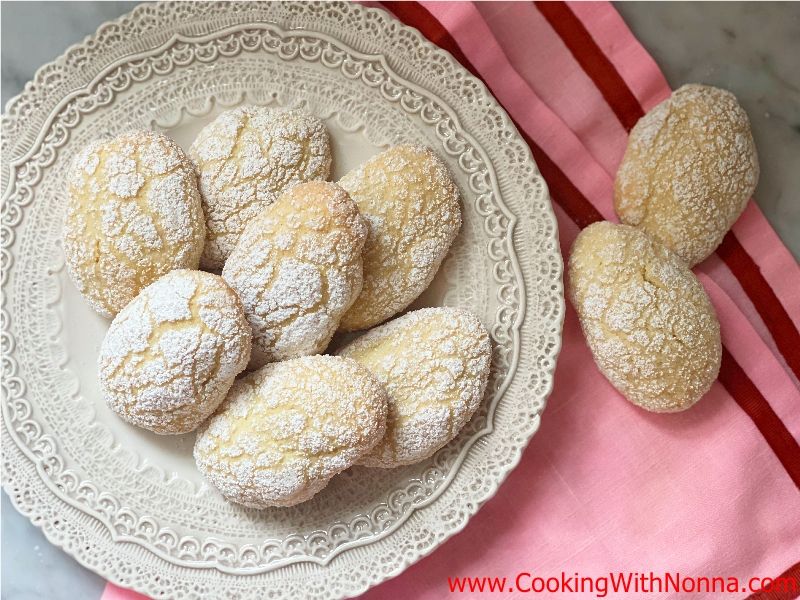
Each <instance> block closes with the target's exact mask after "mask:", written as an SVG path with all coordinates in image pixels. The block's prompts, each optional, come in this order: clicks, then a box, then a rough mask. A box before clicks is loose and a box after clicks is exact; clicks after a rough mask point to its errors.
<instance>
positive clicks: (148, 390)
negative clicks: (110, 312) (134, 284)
mask: <svg viewBox="0 0 800 600" xmlns="http://www.w3.org/2000/svg"><path fill="white" fill-rule="evenodd" d="M249 356H250V326H249V325H248V323H247V320H246V319H245V318H244V311H243V310H242V306H241V304H240V303H239V299H238V298H237V297H236V294H235V293H234V292H233V290H231V289H230V287H228V285H227V284H226V283H225V282H224V281H223V280H222V278H221V277H219V276H218V275H213V274H211V273H204V272H202V271H188V270H178V271H172V272H171V273H169V274H167V275H164V276H163V277H162V278H160V279H159V280H157V281H156V282H155V283H152V284H151V285H149V286H148V287H146V288H145V289H144V290H142V293H141V294H139V295H138V296H137V297H136V298H135V299H134V300H133V301H132V302H131V303H130V304H128V305H127V306H126V307H125V308H123V309H122V311H120V313H119V314H118V315H117V316H116V318H115V319H114V321H113V322H112V323H111V327H110V328H109V330H108V333H107V334H106V337H105V340H104V341H103V345H102V347H101V348H100V358H99V360H98V364H99V368H100V387H101V389H102V391H103V396H104V398H105V400H106V402H107V403H108V405H109V407H111V409H112V410H113V411H114V412H115V413H117V414H118V415H119V416H120V417H122V418H123V419H125V420H126V421H128V422H129V423H132V424H133V425H137V426H139V427H144V428H145V429H149V430H151V431H154V432H156V433H162V434H163V433H186V432H187V431H192V430H193V429H195V428H196V427H197V426H198V425H199V424H200V423H201V422H203V421H204V420H205V419H206V418H207V417H208V416H209V415H210V414H211V413H213V412H214V410H215V409H216V408H217V406H219V404H220V402H222V400H223V399H224V397H225V394H227V393H228V390H229V389H230V387H231V385H232V384H233V380H234V378H235V377H236V375H237V374H238V373H240V372H241V371H242V370H243V369H244V368H245V366H246V365H247V360H248V358H249Z"/></svg>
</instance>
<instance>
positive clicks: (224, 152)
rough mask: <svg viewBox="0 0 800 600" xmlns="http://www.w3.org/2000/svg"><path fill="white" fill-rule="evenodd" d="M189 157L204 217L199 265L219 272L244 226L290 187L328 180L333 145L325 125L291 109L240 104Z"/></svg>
mask: <svg viewBox="0 0 800 600" xmlns="http://www.w3.org/2000/svg"><path fill="white" fill-rule="evenodd" d="M189 155H190V156H191V157H192V159H194V161H195V163H196V164H197V170H198V173H199V181H200V193H201V196H202V198H203V210H204V211H205V216H206V235H207V237H206V245H205V250H204V251H203V256H202V261H201V265H202V266H203V268H205V269H213V270H219V269H222V267H223V266H224V264H225V261H226V260H227V258H228V256H229V255H230V253H231V252H232V251H233V247H234V246H235V245H236V242H237V241H238V239H239V236H240V235H241V233H242V231H244V228H245V226H246V225H247V224H248V223H249V222H250V221H251V220H252V219H253V218H255V216H256V215H257V214H258V213H259V212H261V211H262V210H263V209H264V208H265V207H266V206H268V205H269V204H271V203H272V202H274V201H275V200H276V199H277V198H278V196H280V194H281V193H282V192H283V191H284V190H286V189H288V188H289V187H291V186H292V185H294V184H297V183H301V182H304V181H314V180H318V179H327V178H328V176H329V175H330V169H331V145H330V139H329V137H328V131H327V129H326V128H325V125H324V124H323V122H322V121H321V120H320V119H318V118H316V117H314V116H312V115H309V114H306V113H303V112H300V111H295V110H288V111H287V110H278V109H272V108H264V107H261V106H241V107H239V108H234V109H233V110H228V111H225V112H224V113H222V114H220V115H219V116H218V117H217V118H216V119H214V120H213V121H212V122H211V123H209V124H208V125H206V126H205V127H204V128H203V129H202V130H201V131H200V133H199V134H198V136H197V139H195V141H194V143H193V144H192V146H191V148H190V150H189Z"/></svg>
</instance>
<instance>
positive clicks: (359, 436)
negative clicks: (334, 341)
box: [194, 355, 387, 508]
mask: <svg viewBox="0 0 800 600" xmlns="http://www.w3.org/2000/svg"><path fill="white" fill-rule="evenodd" d="M386 403H387V399H386V390H384V389H383V386H381V384H380V383H379V382H378V381H377V380H376V379H375V378H374V377H373V376H372V375H371V374H370V373H369V371H367V370H366V369H365V368H364V367H362V366H360V365H359V364H358V363H356V362H355V361H353V360H350V359H347V358H339V357H336V356H320V355H317V356H306V357H301V358H296V359H294V360H288V361H284V362H279V363H272V364H269V365H267V366H265V367H263V368H262V369H259V370H258V371H254V372H253V373H250V374H249V375H247V376H246V377H243V378H241V379H239V380H238V381H237V382H236V383H235V384H234V386H233V388H232V389H231V392H230V394H229V395H228V398H227V399H226V400H225V403H224V404H223V405H222V407H221V408H220V410H219V411H218V412H217V414H216V415H214V416H213V417H212V418H211V419H210V420H209V421H208V423H207V424H206V425H205V426H204V427H203V428H202V429H201V430H200V432H199V433H198V435H197V442H196V443H195V447H194V457H195V460H196V462H197V466H198V468H199V469H200V471H201V472H202V473H203V474H204V475H205V476H206V477H207V478H208V479H209V481H211V483H213V484H214V485H215V486H216V487H217V488H218V489H219V491H220V492H222V494H223V495H224V496H225V497H226V498H227V499H229V500H232V501H233V502H238V503H239V504H244V505H245V506H251V507H255V508H266V507H268V506H291V505H293V504H297V503H299V502H304V501H306V500H308V499H310V498H311V497H312V496H314V494H316V493H317V492H319V491H320V490H321V489H323V488H324V487H325V486H326V485H327V484H328V481H330V479H331V478H332V477H333V476H334V475H336V474H337V473H339V472H341V471H343V470H345V469H347V468H349V467H350V466H352V465H353V464H354V463H355V461H356V460H358V458H359V457H360V456H361V455H362V454H364V452H366V451H368V450H369V449H370V448H372V447H373V446H374V445H375V444H376V443H377V442H378V440H380V439H381V436H383V433H384V431H385V427H386Z"/></svg>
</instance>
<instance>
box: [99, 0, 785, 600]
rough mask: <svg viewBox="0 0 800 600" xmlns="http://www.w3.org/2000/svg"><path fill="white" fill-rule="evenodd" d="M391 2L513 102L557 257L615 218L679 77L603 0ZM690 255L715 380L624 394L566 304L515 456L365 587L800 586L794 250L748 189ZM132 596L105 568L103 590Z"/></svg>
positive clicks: (405, 592)
mask: <svg viewBox="0 0 800 600" xmlns="http://www.w3.org/2000/svg"><path fill="white" fill-rule="evenodd" d="M384 7H385V8H387V9H388V10H389V11H390V12H393V13H394V14H395V15H396V16H397V17H398V18H399V19H400V20H402V21H403V22H405V23H407V24H409V25H412V26H414V27H416V28H418V29H420V31H421V32H422V33H423V34H424V35H425V36H427V37H428V38H429V39H430V40H431V41H433V42H434V43H436V44H439V45H440V46H442V47H443V48H445V49H447V50H448V51H450V52H451V53H452V54H453V55H454V56H455V57H456V58H457V59H458V60H459V61H461V62H462V64H463V65H464V66H465V67H466V68H468V69H469V70H471V71H472V72H473V73H474V74H476V75H477V76H479V77H480V78H481V79H483V81H484V82H485V83H486V85H487V86H488V87H489V88H490V89H491V91H492V92H493V94H494V95H495V97H496V98H497V99H498V100H499V101H500V103H501V104H502V105H503V106H504V107H505V108H506V110H507V111H508V112H509V114H510V116H511V118H512V119H513V120H514V121H515V122H516V124H517V126H518V128H519V129H520V132H521V133H522V134H523V135H524V136H525V138H526V140H527V141H528V143H529V144H530V145H531V149H532V151H533V153H534V157H535V158H536V161H537V164H538V165H539V168H540V170H541V172H542V174H543V175H544V177H545V179H546V180H547V183H548V185H549V187H550V192H551V195H552V197H553V205H554V208H555V211H556V215H557V217H558V222H559V228H560V236H561V244H562V251H563V253H564V256H565V257H566V256H567V255H568V250H569V247H570V245H571V243H572V241H573V240H574V238H575V236H576V234H577V233H578V231H579V229H580V227H583V226H586V225H587V224H588V223H590V222H592V221H594V220H597V219H600V218H604V219H609V220H617V219H616V217H615V215H614V210H613V206H612V190H613V179H614V174H615V171H616V168H617V165H618V164H619V161H620V159H621V157H622V154H623V151H624V149H625V144H626V140H627V135H628V131H629V130H630V128H631V127H632V126H633V124H635V123H636V120H637V119H638V118H639V117H640V116H641V115H642V114H643V113H644V112H645V111H647V110H648V109H650V108H651V107H653V106H654V105H655V104H657V103H658V102H660V101H661V100H663V99H664V98H666V97H667V96H668V95H669V93H670V88H669V85H668V84H667V82H666V80H665V79H664V76H663V75H662V74H661V72H660V70H659V69H658V66H657V65H656V64H655V62H654V61H653V59H652V58H651V57H650V56H649V55H648V54H647V52H646V51H645V50H644V49H643V48H642V46H641V45H640V44H639V42H638V41H637V40H636V38H634V36H633V35H632V34H631V32H630V31H629V30H628V28H627V27H626V25H625V24H624V22H623V21H622V20H621V18H620V16H619V14H617V12H616V11H615V10H614V8H613V7H612V6H611V5H610V4H608V3H605V2H602V3H568V4H562V3H548V4H541V3H528V2H522V3H505V2H497V3H488V2H487V3H464V2H456V3H444V2H441V3H439V2H421V3H416V2H409V3H384ZM695 271H696V273H697V275H698V276H699V277H700V280H701V281H702V283H703V285H704V286H705V287H706V289H707V291H708V293H709V295H710V297H711V300H712V302H713V303H714V305H715V307H716V310H717V313H718V316H719V319H720V322H721V325H722V337H723V344H724V346H725V356H724V359H723V368H722V371H721V374H720V378H719V381H718V382H717V383H715V384H714V386H713V388H712V389H711V391H710V393H709V394H708V396H707V397H706V398H704V399H703V400H702V401H701V402H700V403H699V404H698V405H697V406H696V407H694V408H693V409H692V410H690V411H688V412H686V413H680V414H675V415H656V414H650V413H646V412H645V411H642V410H640V409H638V408H636V407H634V406H632V405H631V404H629V403H628V402H626V401H625V400H624V399H623V398H622V397H621V396H620V395H619V394H618V393H617V392H616V391H615V390H614V389H613V388H612V387H611V386H610V385H609V384H608V382H607V381H606V380H605V379H604V378H603V377H602V376H601V375H600V373H599V372H598V370H597V369H596V367H595V365H594V362H593V361H592V357H591V355H590V354H589V351H588V350H587V348H586V345H585V343H584V340H583V336H582V334H581V331H580V328H579V326H578V323H577V320H576V317H575V313H574V311H573V310H572V308H571V307H569V306H568V308H567V319H566V322H565V325H564V343H563V350H562V353H561V357H560V359H559V362H558V369H557V372H556V381H555V388H554V391H553V394H552V395H551V397H550V400H549V402H548V406H547V409H546V411H545V413H544V415H543V419H542V426H541V429H540V430H539V432H538V433H537V434H536V436H535V437H534V439H533V440H532V442H531V444H530V446H529V448H528V449H527V450H526V452H525V454H524V456H523V458H522V461H521V463H520V465H519V466H518V467H517V468H516V470H514V471H513V472H512V473H511V475H510V476H509V478H508V480H507V481H506V482H505V483H504V484H503V486H502V487H501V488H500V490H499V492H498V493H497V495H496V496H495V497H494V498H493V499H492V500H490V501H489V502H487V504H486V505H485V506H484V507H483V508H482V509H481V510H480V512H479V513H478V514H477V515H476V516H475V517H474V518H473V519H472V521H470V523H469V525H468V527H467V528H466V529H465V530H464V531H463V532H462V533H460V534H458V535H456V536H455V537H453V538H452V539H450V540H449V541H448V542H446V543H445V544H444V546H442V547H441V548H439V549H438V550H437V551H436V552H434V553H433V554H432V555H431V556H429V557H427V558H425V559H423V560H421V561H420V562H419V563H417V564H415V565H413V566H412V567H411V568H409V569H408V570H407V571H406V572H404V573H403V574H402V575H400V576H399V577H397V578H395V579H392V580H390V581H388V582H385V583H383V584H382V585H379V586H377V587H375V588H373V589H372V590H370V591H369V592H367V593H366V594H364V596H362V598H364V599H368V600H378V599H384V598H386V599H390V598H391V599H394V598H420V599H431V600H432V599H436V598H441V597H443V596H446V595H448V594H450V585H449V582H448V578H450V581H451V582H452V580H453V578H455V577H481V576H490V577H507V578H508V581H507V586H513V585H514V584H515V580H516V577H517V575H518V574H520V573H530V574H531V577H530V578H527V577H526V576H523V577H522V579H521V580H520V582H521V584H522V587H523V591H520V590H519V589H516V590H515V591H513V592H509V591H508V587H506V590H505V593H503V594H502V597H505V598H513V597H517V596H519V597H523V596H525V597H530V596H531V595H532V594H529V593H524V592H525V589H526V588H527V587H528V586H529V585H530V584H531V582H532V579H533V577H536V576H541V577H543V578H547V577H557V578H559V579H560V578H561V574H562V572H563V573H565V574H566V576H570V575H574V574H575V573H579V574H580V576H582V577H592V576H603V575H607V574H608V573H613V572H622V573H626V572H632V573H645V574H649V573H650V572H653V573H655V574H661V573H665V572H669V573H680V574H681V575H682V576H684V577H691V576H704V577H709V578H711V577H723V578H725V581H726V582H728V581H729V580H728V579H727V578H729V577H736V578H738V580H739V581H740V582H741V584H742V586H743V587H742V588H741V589H739V590H737V591H736V592H735V593H734V592H726V593H713V594H710V595H705V597H738V598H744V597H747V596H748V595H750V593H751V591H753V590H750V589H749V588H748V587H745V586H747V585H748V584H749V579H750V578H752V577H757V578H759V581H757V582H755V583H756V586H755V587H756V588H757V587H758V586H759V585H760V578H765V577H770V578H774V577H778V576H781V575H784V576H786V577H788V578H793V580H794V581H796V582H798V586H799V587H798V588H797V591H796V592H792V591H791V590H784V591H780V590H777V591H776V590H772V592H770V593H769V594H768V593H766V592H762V593H760V594H755V596H754V597H759V598H761V597H763V598H767V597H770V598H794V597H796V596H797V595H798V594H800V563H799V562H798V560H800V493H799V492H798V486H800V446H798V439H800V383H798V377H799V376H800V335H799V334H798V326H800V268H799V267H798V264H797V262H796V261H795V260H794V258H793V257H792V256H791V254H790V253H789V252H788V251H787V249H786V248H785V247H784V246H783V244H782V243H781V241H780V240H779V239H778V237H777V236H776V234H775V232H774V231H773V230H772V228H771V227H770V226H769V224H768V223H767V222H766V220H765V219H764V217H763V215H762V214H761V212H760V211H759V209H758V207H757V206H756V205H755V204H754V203H752V202H751V203H750V205H749V206H748V208H747V210H746V211H745V213H744V214H743V215H742V217H741V218H740V219H739V221H738V222H737V223H736V224H735V225H734V227H733V231H732V232H731V233H730V234H729V235H728V237H727V238H726V239H725V242H724V243H723V245H722V246H721V247H720V250H719V251H718V252H717V253H716V254H715V255H714V256H712V257H711V258H709V259H708V260H706V261H705V262H704V263H703V264H701V265H699V266H698V267H697V268H696V269H695ZM572 585H573V586H574V585H575V584H572ZM697 585H701V584H697ZM467 589H468V588H467ZM700 589H702V588H700ZM726 589H727V588H726ZM454 595H455V596H459V595H460V596H462V597H465V598H478V597H487V598H489V597H501V595H500V593H499V592H488V591H485V592H483V593H480V592H478V591H471V592H470V591H465V592H463V593H458V592H456V593H455V594H454ZM542 595H543V597H552V596H555V595H556V593H553V592H550V593H548V592H544V593H543V594H542ZM689 596H690V594H685V593H683V592H675V591H674V590H672V589H670V590H662V591H661V592H656V593H653V594H651V595H647V596H644V594H642V593H630V594H623V593H613V592H609V594H608V597H615V598H617V597H631V598H633V597H637V598H641V597H648V598H678V597H689ZM701 596H703V595H702V594H701ZM565 597H575V598H583V597H585V598H594V597H597V593H593V592H591V591H588V590H587V589H584V591H583V592H573V593H565ZM694 597H698V596H694ZM135 598H142V596H140V595H139V594H135V593H133V592H130V591H127V590H122V589H120V588H117V587H115V586H113V585H111V584H109V585H108V587H107V588H106V591H105V593H104V595H103V600H134V599H135Z"/></svg>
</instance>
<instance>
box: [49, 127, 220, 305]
mask: <svg viewBox="0 0 800 600" xmlns="http://www.w3.org/2000/svg"><path fill="white" fill-rule="evenodd" d="M67 187H68V194H69V201H68V204H67V215H66V221H65V225H64V255H65V257H66V264H67V270H68V271H69V274H70V277H71V278H72V280H73V281H74V282H75V285H76V287H77V288H78V290H79V291H80V292H81V294H82V295H83V297H84V298H85V299H86V300H87V301H88V302H89V304H90V305H91V306H92V308H94V310H96V311H97V312H98V313H100V314H101V315H103V316H104V317H113V316H114V315H115V314H117V313H118V312H119V311H120V310H121V309H122V308H123V307H124V306H125V305H126V304H128V302H130V301H131V300H133V299H134V298H135V297H136V295H137V294H138V293H139V292H140V291H141V290H142V289H143V288H144V287H146V286H148V285H149V284H151V283H152V282H154V281H155V280H156V279H158V278H159V277H161V276H162V275H164V274H165V273H168V272H169V271H172V270H173V269H196V268H197V265H198V264H199V261H200V253H201V252H202V251H203V241H204V239H205V225H204V224H203V210H202V207H201V204H200V196H199V194H198V192H197V181H196V178H195V174H194V167H193V166H192V163H191V161H190V160H189V159H188V158H187V157H186V155H185V154H184V153H183V150H181V149H180V148H179V147H178V145H177V144H176V143H175V142H173V141H172V140H171V139H169V138H168V137H166V136H165V135H162V134H160V133H154V132H152V131H132V132H129V133H124V134H122V135H120V136H117V137H115V138H114V139H111V140H105V141H97V142H93V143H92V144H90V145H89V146H87V147H86V148H85V149H84V150H83V151H82V152H81V153H80V154H79V155H78V156H77V157H76V159H75V161H74V162H73V164H72V167H71V170H70V174H69V181H68V186H67Z"/></svg>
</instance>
